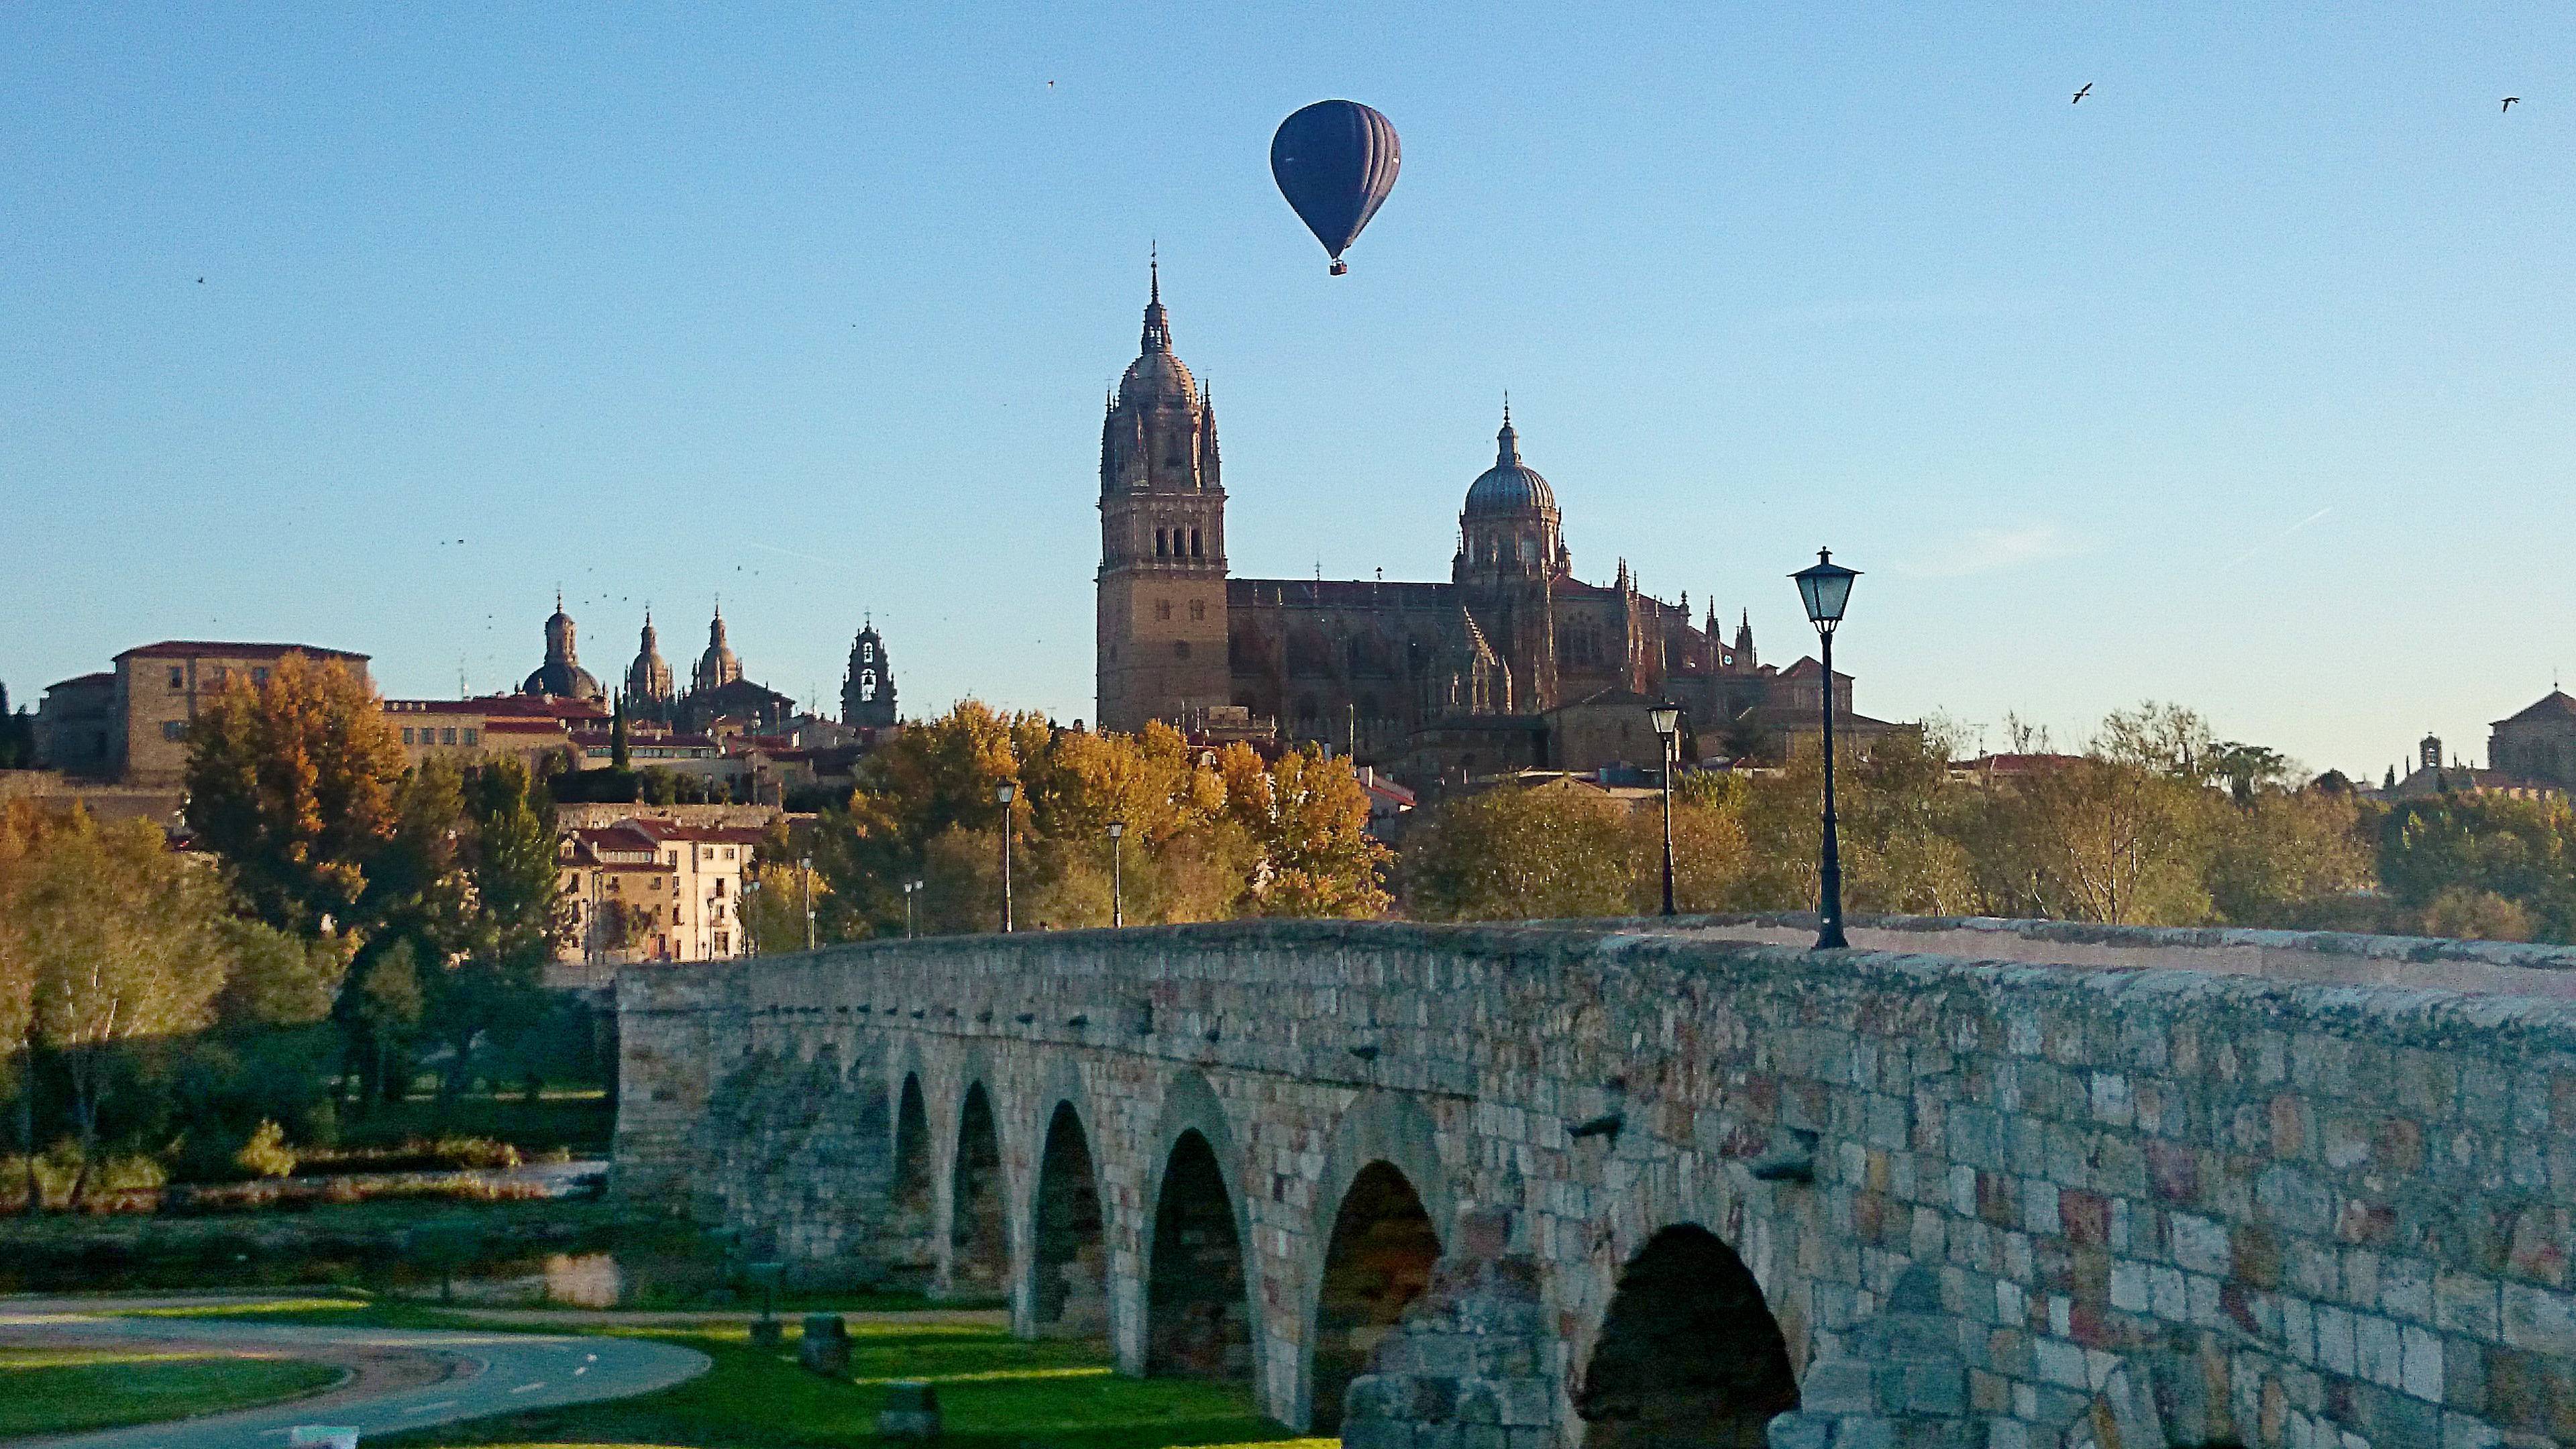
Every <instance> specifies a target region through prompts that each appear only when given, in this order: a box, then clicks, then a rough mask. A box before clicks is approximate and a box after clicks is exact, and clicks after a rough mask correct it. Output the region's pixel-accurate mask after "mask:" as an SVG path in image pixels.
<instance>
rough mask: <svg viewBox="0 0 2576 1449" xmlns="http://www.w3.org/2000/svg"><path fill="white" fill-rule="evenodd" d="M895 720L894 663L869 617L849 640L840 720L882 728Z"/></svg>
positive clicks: (850, 723)
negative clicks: (848, 665) (852, 638)
mask: <svg viewBox="0 0 2576 1449" xmlns="http://www.w3.org/2000/svg"><path fill="white" fill-rule="evenodd" d="M894 722H895V712H894V666H893V665H892V664H890V663H888V662H887V661H886V652H885V639H884V637H883V636H882V635H880V634H878V633H877V626H876V622H875V621H874V620H870V621H868V623H867V624H866V625H864V626H863V627H861V628H860V630H859V637H858V638H857V639H856V640H854V641H852V642H851V644H850V671H849V673H847V674H845V675H843V676H842V677H841V723H843V724H845V725H851V726H853V727H857V728H876V729H883V728H885V727H887V726H889V725H892V724H893V723H894Z"/></svg>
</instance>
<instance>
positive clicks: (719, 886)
mask: <svg viewBox="0 0 2576 1449" xmlns="http://www.w3.org/2000/svg"><path fill="white" fill-rule="evenodd" d="M716 899H717V900H723V899H724V877H723V876H717V877H716Z"/></svg>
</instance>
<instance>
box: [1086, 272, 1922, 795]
mask: <svg viewBox="0 0 2576 1449" xmlns="http://www.w3.org/2000/svg"><path fill="white" fill-rule="evenodd" d="M1225 500H1226V493H1225V487H1224V482H1223V460H1222V457H1221V454H1220V451H1219V448H1218V443H1217V427H1216V409H1215V405H1214V404H1213V403H1212V402H1210V401H1209V399H1208V397H1207V394H1206V391H1205V389H1203V388H1201V387H1200V386H1199V385H1198V383H1197V381H1196V380H1195V379H1194V378H1193V377H1192V376H1191V375H1190V370H1189V368H1188V367H1187V366H1185V365H1184V364H1183V363H1182V362H1181V360H1180V358H1179V357H1178V356H1177V355H1176V354H1175V353H1174V351H1173V348H1172V336H1171V323H1170V317H1169V314H1168V313H1167V312H1166V311H1165V309H1164V307H1163V301H1162V287H1161V279H1160V276H1159V275H1156V276H1155V277H1154V279H1153V284H1152V287H1151V291H1150V293H1149V300H1148V302H1147V303H1146V307H1145V325H1144V333H1143V338H1142V341H1141V344H1140V349H1139V352H1138V355H1137V357H1136V360H1135V361H1134V362H1132V363H1130V364H1129V365H1128V368H1127V371H1126V373H1125V375H1124V376H1122V377H1121V378H1120V379H1119V382H1118V386H1117V389H1116V391H1115V392H1113V393H1112V394H1111V395H1110V396H1109V398H1108V402H1107V416H1106V418H1105V419H1104V421H1103V422H1102V424H1101V436H1100V545H1101V547H1100V574H1099V586H1098V587H1099V597H1098V611H1097V637H1096V645H1097V648H1098V660H1097V669H1098V675H1097V679H1098V687H1099V705H1098V712H1099V718H1100V723H1101V724H1102V726H1103V727H1104V728H1108V729H1114V730H1135V729H1139V728H1141V727H1142V726H1143V725H1144V724H1145V722H1146V721H1148V720H1164V721H1167V722H1171V723H1175V724H1179V723H1182V722H1184V721H1186V720H1188V719H1191V718H1194V717H1205V716H1207V715H1208V714H1209V713H1210V712H1211V711H1216V710H1221V709H1227V708H1234V709H1240V710H1243V711H1245V712H1246V713H1247V714H1248V715H1249V716H1251V717H1253V718H1272V719H1276V720H1277V721H1278V727H1279V729H1280V731H1281V733H1283V734H1285V735H1287V736H1289V737H1291V738H1294V739H1298V740H1308V741H1315V742H1319V743H1324V744H1330V745H1332V746H1334V747H1336V748H1339V749H1342V750H1346V751H1347V752H1349V753H1350V754H1351V755H1352V756H1354V757H1355V758H1358V759H1360V760H1363V761H1368V762H1371V763H1377V764H1382V765H1386V766H1388V767H1389V768H1391V769H1393V770H1395V771H1396V772H1397V773H1398V774H1400V775H1402V776H1404V777H1405V778H1408V779H1412V780H1416V781H1430V780H1433V779H1437V778H1442V777H1446V776H1448V775H1449V774H1451V773H1452V772H1461V773H1471V774H1483V773H1490V772H1493V771H1495V770H1501V769H1516V768H1523V767H1529V766H1539V767H1552V768H1559V769H1578V770H1580V769H1592V768H1595V767H1598V766H1601V765H1606V764H1611V763H1618V762H1640V761H1643V762H1652V761H1653V760H1654V759H1655V758H1656V755H1657V753H1658V751H1659V749H1660V746H1659V745H1658V744H1657V743H1656V742H1655V741H1654V740H1653V739H1652V737H1651V731H1650V730H1648V729H1647V728H1646V725H1645V717H1644V711H1645V709H1646V708H1647V706H1648V705H1650V704H1651V703H1653V702H1654V701H1655V700H1657V699H1670V700H1672V701H1674V702H1675V703H1678V704H1680V705H1682V706H1683V707H1684V708H1685V710H1686V711H1687V713H1688V717H1689V721H1690V729H1691V731H1692V734H1693V738H1692V739H1691V740H1689V741H1686V749H1690V750H1691V751H1692V753H1691V754H1690V755H1689V757H1690V758H1697V757H1698V752H1701V751H1706V750H1709V749H1711V748H1713V747H1716V746H1717V745H1719V744H1720V743H1721V742H1722V741H1726V740H1735V741H1737V742H1738V743H1740V744H1743V745H1745V746H1746V747H1748V748H1749V747H1751V746H1752V745H1754V744H1756V743H1760V744H1766V745H1770V746H1776V745H1777V744H1778V743H1779V740H1780V737H1781V736H1783V735H1785V734H1789V733H1795V732H1797V731H1799V730H1801V729H1813V728H1815V724H1814V721H1815V719H1816V716H1818V715H1819V714H1820V713H1821V711H1822V708H1823V699H1824V690H1825V688H1826V682H1825V681H1824V679H1823V678H1822V671H1821V670H1820V669H1819V667H1818V666H1817V665H1816V664H1815V663H1814V661H1812V660H1802V661H1800V662H1799V664H1797V665H1796V666H1793V667H1792V668H1791V669H1789V670H1787V671H1785V672H1783V671H1780V670H1777V669H1774V668H1771V667H1769V666H1766V665H1763V664H1761V663H1760V662H1759V661H1758V659H1757V657H1756V655H1755V651H1754V645H1753V631H1752V627H1751V621H1750V619H1749V617H1747V618H1742V619H1740V621H1739V624H1738V627H1737V630H1736V634H1735V638H1734V640H1733V641H1732V642H1731V643H1730V642H1729V641H1727V640H1726V639H1725V638H1724V637H1723V636H1722V634H1721V632H1720V628H1719V625H1718V622H1717V618H1716V613H1715V610H1714V609H1711V610H1710V611H1709V613H1708V615H1707V616H1706V618H1705V619H1704V620H1703V621H1702V622H1700V623H1698V624H1694V623H1693V622H1692V620H1691V618H1690V607H1689V598H1688V596H1687V595H1684V596H1683V598H1682V599H1681V600H1680V601H1679V602H1678V603H1674V602H1667V601H1665V600H1662V599H1658V598H1655V597H1653V596H1652V595H1650V594H1648V593H1646V592H1645V591H1644V590H1643V589H1641V588H1640V587H1639V586H1638V585H1637V582H1636V580H1635V578H1634V576H1633V575H1631V573H1630V572H1629V570H1628V566H1627V564H1626V562H1625V561H1624V560H1622V561H1621V562H1620V564H1619V566H1618V569H1617V571H1616V573H1615V575H1614V577H1613V581H1612V582H1611V583H1609V584H1595V583H1588V582H1585V581H1584V580H1582V579H1580V578H1578V577H1576V575H1575V572H1574V558H1573V553H1572V551H1571V550H1570V549H1569V548H1568V547H1567V546H1566V543H1565V539H1564V533H1563V514H1562V512H1561V511H1560V509H1559V507H1558V504H1557V499H1556V493H1555V489H1554V488H1553V487H1552V486H1551V485H1550V484H1549V482H1548V480H1547V479H1546V478H1545V477H1544V476H1542V475H1541V474H1540V473H1539V472H1538V470H1537V469H1536V468H1534V467H1532V466H1531V465H1530V464H1529V463H1528V462H1527V461H1526V460H1524V458H1523V457H1522V455H1521V450H1520V437H1519V433H1518V430H1517V429H1516V428H1515V427H1514V426H1513V424H1512V419H1511V412H1510V409H1509V407H1508V406H1506V407H1505V409H1504V413H1503V423H1502V429H1501V431H1500V432H1499V433H1498V434H1497V435H1496V438H1495V458H1494V463H1493V466H1492V467H1490V468H1487V469H1486V470H1485V471H1484V472H1483V473H1481V474H1479V475H1478V476H1477V477H1476V479H1475V480H1474V482H1472V483H1471V484H1470V485H1469V486H1468V489H1467V494H1466V501H1465V505H1464V507H1462V508H1461V509H1460V511H1459V515H1458V534H1457V538H1456V540H1455V547H1454V551H1453V554H1452V557H1451V560H1450V576H1449V579H1448V581H1447V582H1444V583H1413V582H1406V583H1389V582H1386V581H1384V580H1383V579H1382V578H1381V579H1378V580H1352V581H1348V582H1344V581H1341V580H1321V579H1314V580H1308V579H1261V578H1238V577H1234V576H1233V575H1232V574H1231V572H1230V571H1229V569H1228V566H1227V554H1226V536H1225ZM1832 689H1833V694H1834V699H1835V707H1836V709H1837V710H1838V711H1840V712H1841V713H1842V714H1844V715H1849V712H1850V709H1851V678H1850V676H1848V675H1842V674H1837V675H1836V676H1835V678H1834V679H1833V681H1832ZM1611 713H1617V714H1620V715H1621V716H1622V720H1621V721H1616V722H1611V721H1605V720H1604V719H1603V718H1602V717H1603V716H1605V715H1607V714H1611ZM1630 715H1633V716H1634V718H1633V719H1627V718H1626V716H1630ZM1622 723H1624V724H1625V725H1626V728H1624V729H1622V728H1621V727H1620V725H1621V724H1622ZM1849 727H1850V728H1851V729H1852V731H1853V733H1854V735H1855V736H1866V735H1869V734H1872V733H1876V732H1883V731H1885V730H1887V729H1890V728H1894V726H1889V725H1886V724H1884V723H1882V722H1879V721H1875V720H1868V719H1863V718H1861V717H1858V716H1850V718H1849ZM1728 752H1729V753H1743V752H1745V751H1744V750H1743V749H1734V748H1730V749H1729V750H1728Z"/></svg>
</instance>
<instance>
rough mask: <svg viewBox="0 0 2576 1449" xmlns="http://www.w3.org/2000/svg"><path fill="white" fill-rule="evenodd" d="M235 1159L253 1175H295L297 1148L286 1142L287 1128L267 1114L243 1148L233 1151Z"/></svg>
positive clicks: (243, 1168)
mask: <svg viewBox="0 0 2576 1449" xmlns="http://www.w3.org/2000/svg"><path fill="white" fill-rule="evenodd" d="M233 1161H234V1163H235V1164H237V1165H238V1166H239V1167H240V1168H241V1170H242V1171H244V1172H247V1173H249V1174H251V1175H252V1176H253V1177H293V1176H294V1175H295V1161H296V1159H295V1149H294V1148H292V1147H289V1146H287V1145H286V1129H285V1128H283V1127H280V1126H278V1125H277V1123H276V1122H275V1121H274V1120H272V1119H269V1118H265V1117H263V1118H261V1119H260V1124H259V1127H258V1128H257V1130H255V1131H253V1132H252V1133H251V1134H250V1140H249V1141H248V1142H245V1143H243V1144H242V1149H241V1151H239V1152H236V1153H234V1154H233Z"/></svg>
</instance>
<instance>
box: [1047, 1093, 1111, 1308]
mask: <svg viewBox="0 0 2576 1449" xmlns="http://www.w3.org/2000/svg"><path fill="white" fill-rule="evenodd" d="M1035 1216H1036V1219H1037V1223H1036V1231H1035V1232H1034V1233H1033V1234H1032V1235H1031V1236H1032V1239H1033V1241H1034V1247H1035V1251H1034V1252H1033V1253H1032V1255H1031V1256H1032V1257H1034V1258H1035V1260H1036V1266H1037V1283H1036V1285H1035V1291H1034V1292H1032V1293H1031V1294H1030V1298H1029V1306H1030V1309H1031V1315H1030V1316H1031V1317H1032V1318H1034V1319H1035V1320H1036V1323H1037V1330H1038V1332H1039V1333H1041V1334H1045V1335H1047V1336H1049V1337H1057V1338H1096V1337H1101V1336H1105V1335H1106V1334H1107V1333H1108V1332H1109V1245H1108V1241H1107V1239H1106V1238H1105V1237H1104V1236H1103V1235H1102V1232H1101V1219H1100V1189H1099V1187H1098V1186H1097V1185H1096V1183H1095V1181H1094V1179H1093V1177H1092V1167H1091V1143H1090V1141H1089V1140H1088V1139H1087V1138H1085V1137H1084V1135H1083V1131H1082V1118H1081V1116H1080V1115H1079V1114H1077V1113H1076V1112H1075V1111H1074V1110H1073V1104H1072V1103H1071V1102H1058V1103H1056V1106H1055V1116H1054V1117H1053V1118H1052V1119H1050V1120H1049V1121H1048V1123H1047V1135H1046V1156H1045V1159H1044V1161H1043V1162H1042V1163H1041V1164H1040V1166H1039V1168H1038V1196H1037V1212H1036V1215H1035Z"/></svg>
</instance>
